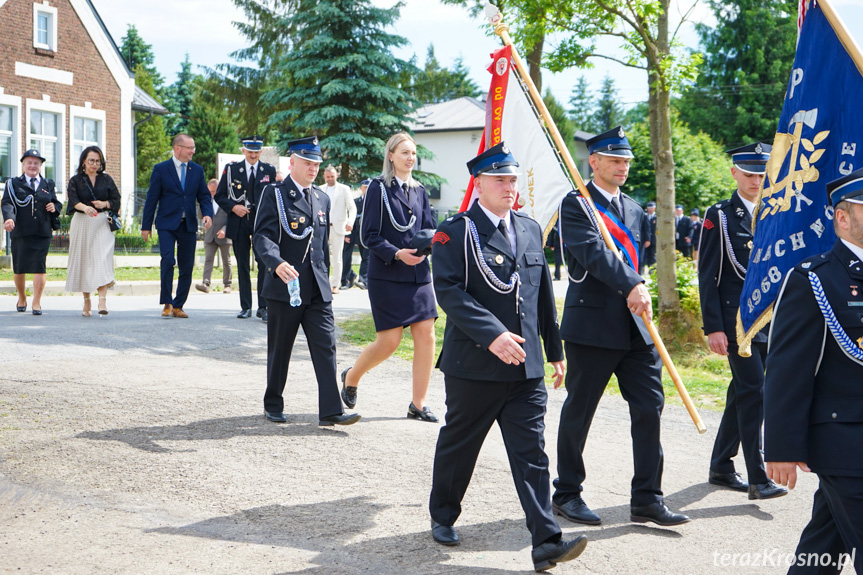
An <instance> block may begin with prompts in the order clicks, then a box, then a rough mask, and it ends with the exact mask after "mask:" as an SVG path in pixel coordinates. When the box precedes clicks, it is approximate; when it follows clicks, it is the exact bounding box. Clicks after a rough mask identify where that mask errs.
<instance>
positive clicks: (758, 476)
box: [710, 341, 767, 484]
mask: <svg viewBox="0 0 863 575" xmlns="http://www.w3.org/2000/svg"><path fill="white" fill-rule="evenodd" d="M766 359H767V342H753V343H752V355H751V356H750V357H741V356H740V355H739V354H738V347H737V344H736V343H735V342H733V341H729V342H728V364H729V365H730V366H731V382H730V383H729V384H728V393H727V395H726V398H725V412H724V413H723V414H722V421H721V422H720V423H719V430H718V431H717V432H716V441H715V442H714V443H713V454H712V455H711V456H710V470H711V471H715V472H717V473H734V462H732V461H731V458H732V457H734V456H736V455H737V452H738V451H739V448H740V445H741V443H742V444H743V459H744V461H745V462H746V476H747V478H748V479H749V483H750V484H756V483H765V482H766V481H767V473H766V472H765V471H764V464H763V463H762V458H761V422H762V421H764V398H763V393H764V363H765V361H766Z"/></svg>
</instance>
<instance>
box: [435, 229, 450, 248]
mask: <svg viewBox="0 0 863 575" xmlns="http://www.w3.org/2000/svg"><path fill="white" fill-rule="evenodd" d="M448 241H449V236H448V235H446V234H445V233H443V232H437V233H435V235H434V237H433V238H432V245H434V244H445V243H447V242H448Z"/></svg>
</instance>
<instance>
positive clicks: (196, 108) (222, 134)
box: [185, 76, 245, 179]
mask: <svg viewBox="0 0 863 575" xmlns="http://www.w3.org/2000/svg"><path fill="white" fill-rule="evenodd" d="M217 85H218V79H216V78H207V79H205V78H201V77H200V76H197V77H195V78H194V79H193V81H192V82H191V84H190V87H191V88H192V95H193V98H191V102H192V103H191V107H190V109H189V120H188V124H187V126H186V128H185V129H186V132H187V133H188V134H189V135H190V136H192V137H193V138H194V139H195V148H196V150H195V161H196V162H197V163H199V164H201V166H203V168H204V174H205V175H206V176H207V179H210V178H215V177H218V166H217V164H216V159H217V157H218V155H219V154H220V153H222V154H236V153H237V150H238V149H239V147H240V141H239V137H240V135H238V134H237V128H236V120H235V118H234V117H233V114H232V113H231V111H230V110H229V108H228V105H227V103H226V102H225V101H224V100H223V99H222V98H220V97H219V95H218V94H217V93H216V92H214V90H213V88H215V87H217ZM243 135H245V134H243Z"/></svg>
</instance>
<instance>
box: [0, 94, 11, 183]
mask: <svg viewBox="0 0 863 575" xmlns="http://www.w3.org/2000/svg"><path fill="white" fill-rule="evenodd" d="M12 112H13V109H12V107H11V106H0V182H3V181H4V180H5V179H6V178H8V177H10V176H11V175H12V161H13V160H12V141H13V139H12V127H13V120H12V118H13V116H12Z"/></svg>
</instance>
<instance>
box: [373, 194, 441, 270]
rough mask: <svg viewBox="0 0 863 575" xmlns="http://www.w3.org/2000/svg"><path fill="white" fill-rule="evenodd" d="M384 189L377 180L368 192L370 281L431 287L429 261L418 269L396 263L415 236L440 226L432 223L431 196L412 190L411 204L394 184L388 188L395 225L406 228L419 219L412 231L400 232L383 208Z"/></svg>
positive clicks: (423, 262) (418, 265)
mask: <svg viewBox="0 0 863 575" xmlns="http://www.w3.org/2000/svg"><path fill="white" fill-rule="evenodd" d="M383 187H384V182H383V179H382V178H380V177H378V178H375V179H374V180H372V183H371V184H369V187H368V190H366V199H365V207H364V208H363V223H362V238H363V244H364V245H365V246H366V247H368V248H369V251H370V252H371V253H370V254H369V273H368V277H369V278H372V279H381V280H388V281H392V282H408V283H420V284H421V283H428V282H430V281H431V279H432V278H431V270H430V269H429V262H428V258H426V259H425V260H424V261H422V262H420V263H419V264H417V265H415V266H409V265H407V264H405V263H404V262H400V261H396V260H395V255H396V252H397V251H399V250H400V249H402V248H410V241H411V238H412V237H414V234H416V233H417V232H418V231H420V230H429V229H431V230H433V229H434V228H435V227H437V223H436V222H435V221H434V219H432V214H431V207H430V205H429V198H428V194H426V190H425V188H424V187H423V186H422V185H420V186H419V187H416V188H413V189H412V190H411V201H408V199H407V198H406V197H405V193H404V190H402V189H401V188H400V187H399V186H398V185H396V182H395V180H393V181H392V182H390V183H389V185H387V186H386V191H387V197H388V198H389V202H390V207H391V208H392V211H393V217H394V218H395V220H396V223H398V224H399V225H400V226H405V225H407V223H408V222H409V221H410V219H411V216H413V215H416V222H415V223H414V225H413V227H412V228H411V229H409V230H407V231H404V232H400V231H398V230H397V229H395V228H394V227H393V225H392V223H391V222H390V216H389V214H388V213H387V210H386V207H385V206H384V205H383V204H382V201H381V200H382V198H381V190H382V188H383Z"/></svg>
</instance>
